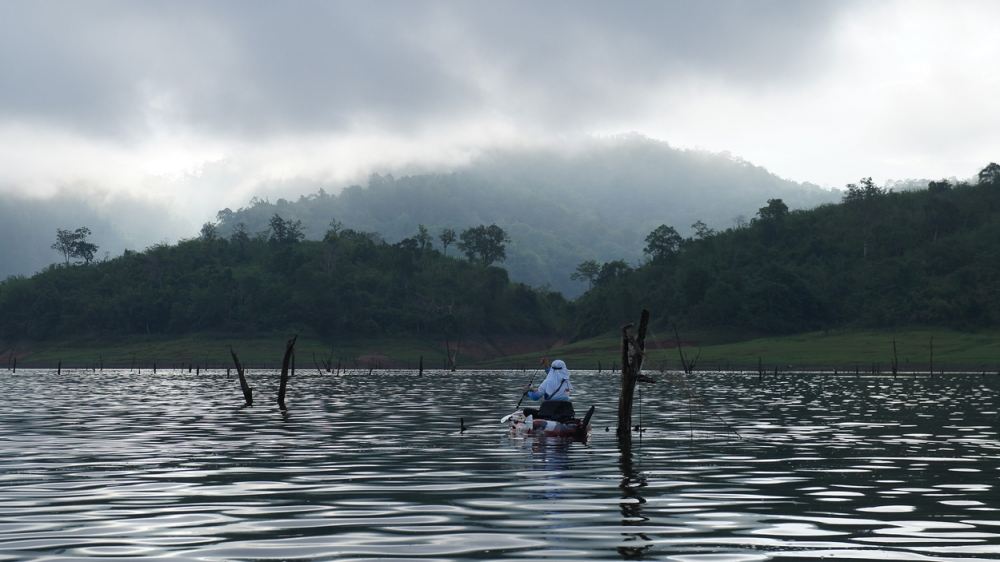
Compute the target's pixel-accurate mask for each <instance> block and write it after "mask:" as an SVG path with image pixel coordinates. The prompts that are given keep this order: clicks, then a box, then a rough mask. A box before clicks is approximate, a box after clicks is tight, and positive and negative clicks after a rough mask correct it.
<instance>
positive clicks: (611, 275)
mask: <svg viewBox="0 0 1000 562" xmlns="http://www.w3.org/2000/svg"><path fill="white" fill-rule="evenodd" d="M629 273H632V267H631V266H629V264H627V263H625V260H613V261H609V262H607V263H605V264H604V265H602V266H601V270H600V271H599V272H598V273H597V279H596V280H595V282H594V284H595V285H604V284H605V283H608V282H610V281H614V280H615V279H620V278H622V277H625V276H626V275H628V274H629Z"/></svg>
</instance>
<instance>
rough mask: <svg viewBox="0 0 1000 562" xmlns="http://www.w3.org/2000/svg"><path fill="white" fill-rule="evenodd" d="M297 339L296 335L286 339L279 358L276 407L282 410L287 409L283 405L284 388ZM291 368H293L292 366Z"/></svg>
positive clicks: (286, 385)
mask: <svg viewBox="0 0 1000 562" xmlns="http://www.w3.org/2000/svg"><path fill="white" fill-rule="evenodd" d="M297 339H299V336H298V335H296V336H294V337H293V338H292V339H290V340H288V343H287V344H286V345H285V357H284V358H283V359H282V360H281V381H280V383H279V384H278V407H279V408H281V409H282V410H287V409H288V408H286V407H285V390H287V389H288V367H289V364H290V363H292V361H294V360H293V359H292V358H293V357H294V355H295V340H297ZM292 368H293V369H294V367H292Z"/></svg>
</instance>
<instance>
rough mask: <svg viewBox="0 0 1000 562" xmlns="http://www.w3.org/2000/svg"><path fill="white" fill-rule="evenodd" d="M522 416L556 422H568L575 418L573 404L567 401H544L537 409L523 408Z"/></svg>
mask: <svg viewBox="0 0 1000 562" xmlns="http://www.w3.org/2000/svg"><path fill="white" fill-rule="evenodd" d="M524 415H525V416H535V417H536V418H539V419H543V420H552V421H557V422H568V421H571V420H573V419H575V418H576V412H575V411H574V410H573V403H572V402H570V401H569V400H546V401H544V402H542V405H541V406H540V407H539V408H538V409H535V408H525V409H524Z"/></svg>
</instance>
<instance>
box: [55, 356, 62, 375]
mask: <svg viewBox="0 0 1000 562" xmlns="http://www.w3.org/2000/svg"><path fill="white" fill-rule="evenodd" d="M56 375H62V359H60V360H59V366H58V367H56Z"/></svg>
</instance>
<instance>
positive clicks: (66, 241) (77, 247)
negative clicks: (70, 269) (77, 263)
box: [51, 226, 98, 265]
mask: <svg viewBox="0 0 1000 562" xmlns="http://www.w3.org/2000/svg"><path fill="white" fill-rule="evenodd" d="M88 236H90V229H89V228H87V227H86V226H82V227H80V228H78V229H76V230H74V231H72V232H71V231H69V230H63V229H61V228H57V229H56V241H55V243H54V244H52V246H51V247H52V249H53V250H56V251H57V252H59V253H60V254H62V255H63V259H64V260H65V262H66V265H69V260H70V259H73V258H79V259H82V260H83V261H84V263H86V264H89V263H90V262H92V261H93V260H94V254H96V253H97V248H98V247H97V245H96V244H92V243H90V242H88V241H87V237H88Z"/></svg>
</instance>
